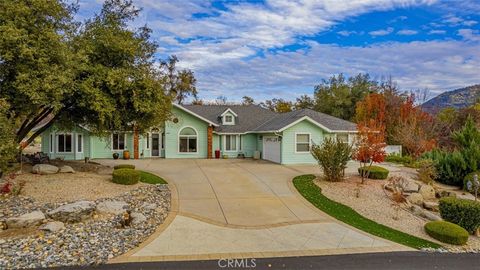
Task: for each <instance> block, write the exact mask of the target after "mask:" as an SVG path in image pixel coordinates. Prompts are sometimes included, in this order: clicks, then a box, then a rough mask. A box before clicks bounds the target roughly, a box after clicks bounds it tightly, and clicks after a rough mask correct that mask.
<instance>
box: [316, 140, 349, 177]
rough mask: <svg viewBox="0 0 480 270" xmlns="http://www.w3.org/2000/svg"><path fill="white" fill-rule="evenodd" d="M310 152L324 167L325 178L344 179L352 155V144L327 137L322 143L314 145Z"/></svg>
mask: <svg viewBox="0 0 480 270" xmlns="http://www.w3.org/2000/svg"><path fill="white" fill-rule="evenodd" d="M310 153H312V156H313V157H314V158H315V159H316V160H317V162H318V164H319V165H320V167H321V168H322V171H323V174H324V179H325V180H327V181H334V182H337V181H340V180H342V179H343V176H344V172H345V169H346V168H347V162H348V161H349V160H350V158H351V157H352V146H351V145H349V144H347V143H344V142H341V141H340V140H338V139H333V138H325V140H324V141H323V143H322V144H321V145H316V144H314V145H312V148H311V149H310Z"/></svg>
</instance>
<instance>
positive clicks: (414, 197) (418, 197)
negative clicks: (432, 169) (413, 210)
mask: <svg viewBox="0 0 480 270" xmlns="http://www.w3.org/2000/svg"><path fill="white" fill-rule="evenodd" d="M407 200H408V201H409V202H410V203H411V204H415V205H420V206H421V205H423V196H422V194H420V193H412V194H410V195H409V196H408V198H407Z"/></svg>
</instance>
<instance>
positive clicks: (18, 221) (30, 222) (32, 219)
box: [5, 211, 45, 229]
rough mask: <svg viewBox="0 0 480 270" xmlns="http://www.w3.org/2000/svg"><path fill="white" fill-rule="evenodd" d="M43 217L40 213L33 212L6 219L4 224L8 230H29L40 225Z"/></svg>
mask: <svg viewBox="0 0 480 270" xmlns="http://www.w3.org/2000/svg"><path fill="white" fill-rule="evenodd" d="M44 219H45V215H44V214H43V213H42V211H33V212H30V213H27V214H24V215H21V216H18V217H12V218H8V219H7V220H6V221H5V223H6V224H7V227H8V228H9V229H18V228H29V227H34V226H37V225H40V224H42V222H43V220H44Z"/></svg>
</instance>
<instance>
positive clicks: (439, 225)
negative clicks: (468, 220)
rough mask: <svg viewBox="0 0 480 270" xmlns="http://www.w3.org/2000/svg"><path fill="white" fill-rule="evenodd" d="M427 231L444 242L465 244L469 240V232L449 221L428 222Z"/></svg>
mask: <svg viewBox="0 0 480 270" xmlns="http://www.w3.org/2000/svg"><path fill="white" fill-rule="evenodd" d="M425 231H426V232H427V234H428V235H430V236H431V237H433V238H435V239H437V240H438V241H441V242H443V243H448V244H453V245H465V243H467V240H468V232H467V231H466V230H465V229H464V228H462V227H460V226H458V225H456V224H453V223H450V222H447V221H431V222H428V223H427V224H425Z"/></svg>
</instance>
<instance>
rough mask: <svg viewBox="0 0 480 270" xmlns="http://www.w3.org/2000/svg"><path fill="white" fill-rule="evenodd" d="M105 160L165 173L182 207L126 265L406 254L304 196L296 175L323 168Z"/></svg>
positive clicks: (130, 255) (128, 256)
mask: <svg viewBox="0 0 480 270" xmlns="http://www.w3.org/2000/svg"><path fill="white" fill-rule="evenodd" d="M100 162H101V163H103V164H107V165H114V164H119V163H130V164H135V165H136V167H137V168H138V169H142V170H146V171H150V172H152V173H155V174H157V175H159V176H162V177H163V178H164V179H165V180H167V181H168V182H169V183H171V184H173V185H172V188H173V189H174V190H173V192H174V194H173V198H172V199H173V200H174V201H176V202H178V204H175V203H174V204H175V207H174V209H173V212H174V213H173V215H171V216H170V217H171V219H170V220H169V221H167V222H166V224H165V226H163V227H164V228H161V229H160V230H159V231H158V232H157V233H156V234H154V235H153V236H152V237H151V238H150V239H149V240H147V241H146V242H145V243H144V244H143V245H142V246H141V247H140V248H138V249H135V250H134V251H132V252H129V253H127V254H126V255H125V256H122V257H121V260H119V261H139V260H172V259H176V260H185V259H205V258H215V256H216V257H218V258H222V257H225V255H226V254H228V255H230V256H233V255H235V256H239V255H243V256H247V255H249V256H252V257H264V256H286V255H288V256H291V255H314V254H318V255H320V254H338V253H357V252H374V251H398V250H406V248H405V247H403V246H400V245H398V244H395V243H391V242H389V241H386V240H384V239H379V238H377V237H374V236H371V235H368V234H366V233H364V232H361V231H358V230H356V229H355V228H351V227H349V226H347V225H345V224H343V223H340V222H338V221H336V220H334V219H332V218H331V217H330V216H328V215H326V214H325V213H323V212H321V211H320V210H318V209H317V208H315V207H313V206H312V205H311V204H310V203H309V202H307V201H306V200H304V199H303V197H301V196H300V195H299V194H297V193H296V190H295V189H294V187H293V186H292V184H291V180H292V178H293V177H295V176H297V175H300V174H306V173H315V174H318V173H320V171H319V169H318V167H317V166H311V165H305V166H282V165H278V164H274V163H270V162H266V161H253V160H238V159H229V160H205V159H181V160H179V159H177V160H174V159H168V160H167V159H146V160H129V161H118V160H117V161H114V160H100ZM175 214H176V215H175ZM407 250H408V249H407ZM212 256H213V257H212Z"/></svg>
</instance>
